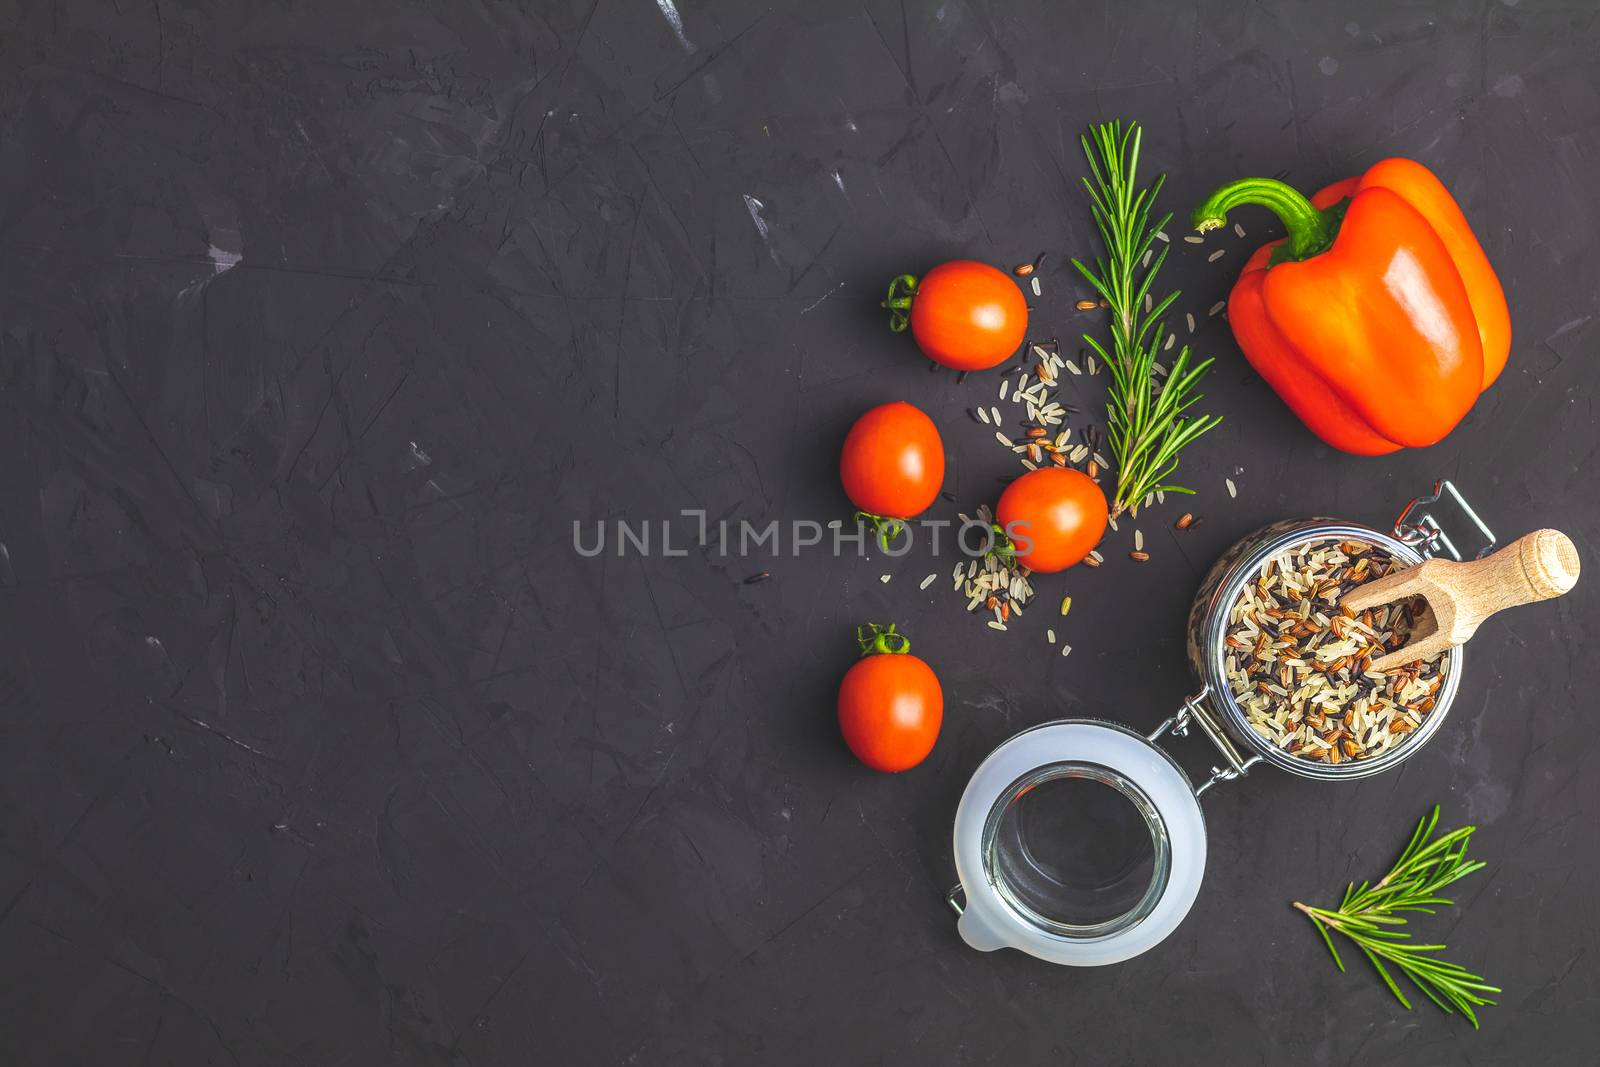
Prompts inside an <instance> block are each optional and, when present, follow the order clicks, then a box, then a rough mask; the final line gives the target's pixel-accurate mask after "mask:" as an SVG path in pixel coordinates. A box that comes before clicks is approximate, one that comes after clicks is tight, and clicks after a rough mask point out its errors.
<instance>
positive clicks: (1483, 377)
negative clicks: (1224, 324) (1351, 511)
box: [1193, 159, 1511, 456]
mask: <svg viewBox="0 0 1600 1067" xmlns="http://www.w3.org/2000/svg"><path fill="white" fill-rule="evenodd" d="M1241 204H1261V205H1263V206H1265V207H1267V208H1270V209H1271V210H1272V211H1273V212H1274V213H1276V214H1277V216H1278V217H1279V218H1280V219H1282V220H1283V223H1284V226H1285V228H1286V229H1287V230H1288V237H1286V238H1285V239H1283V240H1281V241H1272V242H1270V243H1268V244H1266V245H1263V246H1262V247H1261V248H1259V249H1257V251H1256V253H1255V255H1253V256H1251V257H1250V261H1249V262H1248V263H1247V264H1245V268H1244V272H1243V273H1242V274H1240V275H1239V280H1238V282H1236V283H1235V284H1234V287H1233V291H1232V292H1231V293H1230V294H1229V296H1228V321H1229V323H1230V324H1231V325H1232V327H1233V335H1234V337H1235V338H1237V339H1238V341H1239V347H1240V348H1242V349H1244V354H1245V357H1246V358H1247V359H1249V361H1250V364H1251V366H1253V367H1254V368H1255V369H1256V371H1257V372H1258V373H1259V374H1260V375H1261V376H1262V377H1263V378H1265V379H1266V381H1267V384H1268V385H1270V386H1272V388H1273V389H1274V390H1275V391H1276V392H1277V394H1278V395H1279V396H1280V397H1282V398H1283V400H1284V402H1285V403H1287V404H1288V405H1289V407H1290V408H1291V409H1293V411H1294V413H1295V414H1296V415H1298V416H1299V417H1300V421H1302V422H1304V423H1305V424H1306V426H1308V427H1309V428H1310V429H1311V431H1312V432H1313V433H1315V434H1316V435H1317V436H1318V437H1320V438H1322V439H1323V440H1324V441H1326V442H1327V443H1328V444H1330V445H1332V446H1333V447H1334V448H1338V449H1341V450H1343V451H1345V452H1353V453H1356V454H1357V455H1364V456H1376V455H1382V454H1384V453H1386V452H1393V451H1395V450H1397V449H1400V448H1419V447H1422V446H1424V445H1431V444H1433V443H1434V442H1435V441H1438V440H1439V439H1440V438H1442V437H1444V435H1445V434H1447V433H1449V432H1450V431H1451V430H1452V429H1454V428H1455V425H1456V423H1458V422H1460V421H1461V419H1462V417H1463V416H1465V415H1466V413H1467V412H1468V411H1469V410H1470V409H1471V407H1472V405H1473V402H1474V401H1476V400H1477V398H1478V394H1479V393H1481V392H1483V391H1484V390H1485V389H1487V388H1488V387H1489V386H1490V385H1491V384H1492V383H1493V382H1494V380H1495V379H1496V378H1497V377H1499V376H1500V371H1501V370H1502V369H1504V367H1505V365H1506V355H1507V353H1509V351H1510V349H1511V316H1510V313H1509V312H1508V311H1507V310H1506V298H1505V293H1504V292H1503V291H1502V290H1501V288H1500V280H1499V279H1498V278H1496V277H1495V273H1494V268H1492V267H1491V266H1489V259H1488V257H1487V256H1485V255H1484V254H1483V249H1482V247H1480V246H1479V244H1478V240H1477V238H1476V237H1474V236H1473V234H1472V229H1471V228H1470V227H1469V226H1468V225H1467V220H1466V218H1465V217H1464V216H1463V215H1462V214H1461V209H1460V208H1459V207H1457V206H1456V202H1455V200H1454V199H1452V198H1451V196H1450V193H1449V192H1448V191H1447V190H1446V189H1445V187H1444V185H1443V184H1441V183H1440V181H1439V179H1438V178H1436V177H1434V176H1433V174H1432V172H1430V171H1429V170H1428V169H1427V168H1426V167H1424V166H1422V164H1420V163H1413V162H1412V161H1411V160H1409V159H1386V160H1384V161H1383V162H1381V163H1378V164H1376V165H1374V166H1373V167H1372V168H1371V169H1370V170H1368V171H1367V172H1366V173H1365V174H1363V175H1361V176H1360V177H1357V178H1348V179H1346V180H1344V181H1342V182H1337V183H1335V184H1333V185H1330V186H1328V187H1327V188H1326V189H1323V190H1322V191H1321V192H1319V193H1317V195H1315V196H1313V197H1312V198H1311V199H1310V200H1307V199H1306V198H1305V197H1304V196H1301V195H1300V193H1298V192H1296V191H1295V190H1294V189H1292V188H1290V187H1289V186H1287V185H1285V184H1284V183H1282V182H1279V181H1274V180H1272V179H1270V178H1245V179H1242V180H1240V181H1236V182H1231V183H1229V184H1228V185H1224V186H1223V187H1222V188H1221V189H1218V190H1217V191H1216V192H1215V193H1213V194H1211V196H1210V198H1208V199H1207V200H1206V202H1205V203H1203V204H1201V205H1200V207H1199V208H1197V209H1196V210H1195V213H1194V219H1193V221H1194V227H1195V229H1197V230H1200V231H1202V232H1203V231H1205V230H1214V229H1216V228H1217V227H1219V226H1221V225H1222V224H1223V223H1224V222H1225V221H1226V220H1227V215H1228V212H1229V211H1230V210H1231V209H1233V208H1235V207H1238V206H1239V205H1241Z"/></svg>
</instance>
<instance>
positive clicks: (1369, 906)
mask: <svg viewBox="0 0 1600 1067" xmlns="http://www.w3.org/2000/svg"><path fill="white" fill-rule="evenodd" d="M1438 824H1439V806H1438V805H1437V804H1435V805H1434V807H1433V811H1432V812H1431V813H1429V814H1428V815H1427V816H1425V817H1424V818H1423V819H1422V821H1420V822H1419V823H1417V829H1416V832H1415V833H1413V834H1412V835H1411V841H1410V843H1409V844H1407V845H1406V847H1405V850H1404V851H1403V852H1401V853H1400V858H1399V859H1398V860H1396V861H1395V865H1394V867H1393V868H1391V869H1390V871H1389V873H1388V874H1386V875H1384V876H1383V877H1382V878H1380V879H1379V880H1378V881H1377V883H1376V884H1373V883H1369V882H1362V883H1361V885H1360V886H1359V887H1358V886H1357V885H1356V884H1355V883H1354V882H1352V883H1350V885H1349V886H1347V887H1346V888H1345V892H1344V900H1343V902H1342V903H1340V905H1339V907H1338V908H1336V909H1330V908H1313V907H1311V906H1310V905H1308V904H1302V903H1300V902H1299V901H1295V903H1294V906H1295V907H1296V908H1298V909H1299V910H1300V911H1302V912H1304V913H1305V915H1306V917H1307V918H1309V919H1310V920H1311V923H1312V925H1314V926H1315V927H1316V928H1317V933H1319V934H1321V935H1322V940H1323V941H1324V942H1326V943H1327V945H1328V951H1329V952H1330V953H1331V954H1332V955H1333V962H1334V963H1336V964H1338V966H1339V970H1341V971H1343V970H1344V960H1342V959H1340V958H1339V950H1338V949H1337V948H1335V947H1334V944H1333V938H1332V937H1331V936H1330V931H1335V930H1336V931H1338V932H1339V933H1341V934H1343V935H1344V936H1345V937H1347V938H1349V939H1350V940H1351V941H1353V942H1355V945H1356V947H1357V948H1359V949H1360V950H1361V952H1362V954H1363V955H1365V956H1366V957H1367V959H1369V960H1371V961H1372V966H1373V968H1374V969H1375V970H1377V972H1378V977H1380V978H1382V979H1383V984H1384V985H1386V986H1388V987H1389V991H1390V992H1391V993H1393V994H1394V995H1395V999H1396V1000H1398V1001H1400V1003H1401V1004H1403V1005H1405V1007H1406V1009H1407V1010H1410V1008H1411V1002H1410V1001H1409V1000H1407V999H1406V996H1405V994H1404V993H1403V992H1401V990H1400V985H1399V983H1397V982H1396V981H1395V980H1394V976H1393V975H1391V974H1390V973H1389V968H1388V967H1386V966H1385V964H1389V965H1392V966H1393V967H1394V968H1395V969H1396V970H1398V971H1399V972H1400V973H1401V974H1403V975H1404V976H1405V977H1406V978H1407V979H1409V980H1410V981H1411V984H1412V985H1414V986H1416V987H1417V988H1418V989H1420V990H1421V991H1422V993H1423V995H1424V996H1426V997H1427V998H1428V999H1429V1000H1431V1001H1433V1002H1434V1003H1435V1004H1437V1005H1439V1007H1441V1008H1443V1009H1444V1010H1445V1011H1447V1012H1452V1013H1454V1012H1460V1013H1461V1014H1462V1015H1463V1016H1465V1017H1466V1019H1467V1021H1468V1022H1470V1023H1471V1024H1472V1025H1473V1028H1474V1029H1476V1028H1477V1026H1478V1016H1477V1014H1476V1012H1474V1010H1473V1009H1474V1008H1477V1007H1481V1006H1483V1005H1485V1004H1493V1003H1494V1001H1492V1000H1490V999H1488V998H1487V997H1485V996H1483V994H1484V993H1498V992H1500V988H1499V987H1498V986H1492V985H1489V984H1488V983H1487V982H1485V981H1484V980H1483V978H1481V977H1480V976H1478V975H1476V974H1473V973H1472V972H1471V971H1468V970H1467V969H1466V968H1464V967H1462V966H1461V965H1459V964H1456V963H1451V962H1450V961H1448V960H1442V959H1439V958H1438V957H1437V956H1433V955H1430V953H1435V952H1442V951H1444V949H1445V946H1444V945H1417V944H1412V943H1411V935H1410V934H1409V933H1406V932H1404V931H1401V930H1396V929H1392V927H1396V926H1404V925H1405V924H1406V921H1407V920H1406V919H1404V918H1402V917H1401V916H1400V915H1398V914H1397V913H1398V912H1404V911H1420V912H1425V913H1427V914H1429V915H1431V914H1433V907H1434V906H1435V905H1439V904H1446V905H1448V904H1450V903H1452V901H1450V900H1449V899H1448V898H1446V897H1441V896H1439V890H1440V889H1442V888H1444V887H1445V886H1447V885H1450V884H1451V883H1452V882H1456V881H1459V880H1460V879H1462V878H1465V877H1466V876H1467V875H1469V874H1471V873H1472V872H1473V871H1477V870H1481V869H1482V868H1483V866H1484V864H1483V863H1482V862H1481V861H1471V862H1469V861H1468V860H1467V841H1468V839H1469V838H1471V837H1472V832H1473V830H1474V829H1475V827H1471V826H1463V827H1462V828H1461V829H1459V830H1452V831H1450V832H1449V833H1447V834H1445V835H1444V836H1442V837H1439V838H1436V839H1434V840H1432V841H1430V840H1429V838H1430V837H1432V836H1433V831H1434V829H1435V827H1437V826H1438ZM1385 927H1390V928H1389V929H1385Z"/></svg>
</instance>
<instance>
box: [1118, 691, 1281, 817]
mask: <svg viewBox="0 0 1600 1067" xmlns="http://www.w3.org/2000/svg"><path fill="white" fill-rule="evenodd" d="M1210 694H1211V687H1210V686H1206V687H1204V688H1203V689H1201V690H1200V692H1198V693H1196V694H1195V695H1194V696H1192V697H1188V698H1187V699H1185V700H1184V702H1183V707H1181V708H1179V709H1178V713H1177V714H1176V715H1173V716H1171V717H1170V718H1168V719H1167V720H1166V721H1165V722H1163V723H1162V724H1161V725H1160V726H1157V727H1156V728H1155V729H1154V730H1153V731H1151V732H1150V733H1148V734H1146V735H1145V740H1147V741H1149V742H1150V743H1151V744H1155V743H1156V741H1157V740H1159V739H1160V737H1161V735H1162V734H1165V733H1167V732H1169V731H1170V732H1171V733H1172V736H1174V737H1188V736H1189V724H1190V723H1191V722H1194V723H1198V724H1199V725H1200V731H1201V733H1203V734H1205V735H1206V737H1207V739H1209V740H1210V742H1211V744H1212V745H1214V746H1215V747H1216V749H1217V751H1218V752H1220V753H1222V758H1223V759H1224V760H1225V761H1226V762H1227V764H1228V765H1227V766H1226V767H1217V766H1213V767H1212V768H1211V777H1210V778H1207V779H1206V780H1205V781H1204V782H1202V783H1201V784H1200V788H1198V789H1196V790H1195V791H1194V795H1195V796H1200V795H1201V794H1203V793H1204V792H1205V791H1206V790H1207V789H1210V788H1211V787H1212V786H1214V785H1216V784H1217V783H1218V782H1231V781H1232V780H1233V779H1235V778H1242V777H1244V776H1245V775H1246V774H1249V773H1250V768H1251V767H1254V766H1255V765H1256V764H1258V763H1260V762H1261V757H1260V756H1250V757H1248V758H1247V757H1245V756H1244V755H1242V754H1241V753H1240V752H1239V748H1238V746H1237V745H1235V744H1234V743H1233V740H1232V739H1231V738H1229V737H1228V735H1227V734H1226V733H1224V732H1223V729H1222V725H1221V724H1220V723H1218V722H1217V720H1216V719H1215V718H1214V717H1213V716H1212V714H1211V711H1210V709H1208V708H1207V707H1206V703H1205V700H1206V697H1207V696H1209V695H1210Z"/></svg>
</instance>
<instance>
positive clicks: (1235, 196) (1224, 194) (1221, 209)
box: [1192, 178, 1337, 259]
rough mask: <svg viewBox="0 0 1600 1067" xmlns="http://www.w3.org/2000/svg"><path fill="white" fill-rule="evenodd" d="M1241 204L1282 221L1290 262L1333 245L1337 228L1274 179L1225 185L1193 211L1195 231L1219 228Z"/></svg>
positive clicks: (1253, 179) (1325, 215)
mask: <svg viewBox="0 0 1600 1067" xmlns="http://www.w3.org/2000/svg"><path fill="white" fill-rule="evenodd" d="M1241 204H1260V205H1261V206H1262V207H1264V208H1266V209H1268V210H1269V211H1271V212H1272V213H1273V214H1274V215H1276V216H1278V218H1279V219H1281V220H1283V227H1284V229H1285V230H1287V231H1288V232H1289V258H1291V259H1309V258H1310V257H1312V256H1314V255H1317V254H1319V253H1321V252H1326V251H1327V250H1328V248H1329V246H1330V245H1332V244H1333V238H1334V234H1335V232H1336V231H1337V227H1336V226H1335V225H1334V223H1333V221H1332V220H1330V219H1329V217H1328V215H1327V213H1326V212H1323V211H1320V210H1318V209H1317V206H1316V205H1315V204H1313V203H1312V202H1311V201H1309V200H1307V199H1306V198H1305V197H1304V196H1302V195H1300V192H1299V190H1297V189H1295V188H1294V187H1293V186H1291V185H1286V184H1284V183H1283V182H1280V181H1278V180H1276V179H1275V178H1240V179H1239V180H1238V181H1236V182H1229V183H1228V184H1227V185H1224V186H1223V187H1222V188H1220V189H1218V190H1217V191H1216V192H1214V193H1212V194H1211V195H1210V196H1209V197H1207V198H1206V201H1205V203H1203V204H1201V205H1200V206H1199V207H1197V208H1195V209H1194V216H1193V218H1192V222H1193V223H1194V228H1195V229H1196V230H1198V231H1199V232H1201V233H1205V232H1206V231H1207V230H1215V229H1219V228H1221V226H1222V224H1223V223H1225V222H1227V221H1228V212H1229V211H1231V210H1232V209H1234V208H1236V207H1239V206H1240V205H1241Z"/></svg>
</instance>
